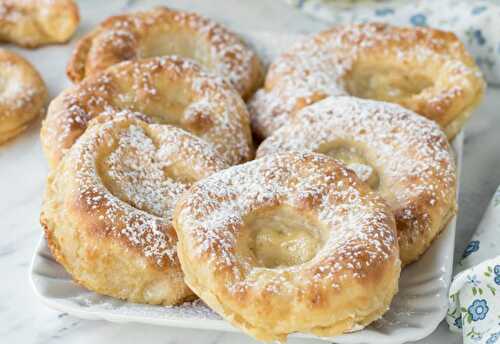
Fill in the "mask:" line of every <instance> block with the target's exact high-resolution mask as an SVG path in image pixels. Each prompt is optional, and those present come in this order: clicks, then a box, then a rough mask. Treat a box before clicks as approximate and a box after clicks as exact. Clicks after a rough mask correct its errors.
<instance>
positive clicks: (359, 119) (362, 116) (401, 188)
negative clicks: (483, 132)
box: [257, 97, 457, 265]
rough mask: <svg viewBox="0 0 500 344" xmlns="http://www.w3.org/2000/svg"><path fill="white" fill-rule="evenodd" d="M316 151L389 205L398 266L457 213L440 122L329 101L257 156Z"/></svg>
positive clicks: (387, 106)
mask: <svg viewBox="0 0 500 344" xmlns="http://www.w3.org/2000/svg"><path fill="white" fill-rule="evenodd" d="M286 151H302V152H303V151H309V152H310V151H314V152H318V153H323V154H326V155H329V156H332V157H334V158H336V159H339V160H343V161H344V162H345V163H346V164H347V166H348V167H350V168H351V169H352V170H354V171H355V172H356V173H357V174H358V176H359V177H360V178H361V179H363V180H365V181H366V182H368V184H370V186H371V187H372V189H373V190H376V191H377V192H378V193H379V194H380V195H381V196H382V197H383V198H384V199H385V200H386V202H387V203H388V204H389V205H390V207H391V209H392V211H393V213H394V215H395V217H396V225H397V229H398V237H399V250H400V254H401V261H402V262H403V264H404V265H405V264H408V263H411V262H413V261H415V260H416V259H418V257H419V256H420V255H421V254H422V253H424V252H425V251H426V249H427V248H428V247H429V245H430V244H431V242H432V240H434V238H436V236H437V235H438V234H439V232H440V231H441V230H442V229H443V228H445V227H446V225H447V224H448V222H449V221H450V219H451V218H453V216H454V215H455V213H456V209H457V205H456V188H457V177H456V171H455V163H454V159H453V154H452V152H451V148H450V146H449V144H448V141H447V139H446V136H445V135H444V133H443V132H442V131H441V130H440V128H439V126H438V125H436V123H435V122H433V121H430V120H428V119H426V118H424V117H422V116H419V115H417V114H416V113H414V112H412V111H410V110H407V109H405V108H403V107H401V106H399V105H397V104H391V103H385V102H379V101H372V100H362V99H358V98H353V97H330V98H327V99H324V100H322V101H320V102H317V103H315V104H313V105H311V106H308V107H306V108H304V109H303V110H302V111H300V112H299V113H297V115H296V116H294V118H293V119H292V120H291V121H290V123H288V124H287V125H284V126H283V127H281V128H280V129H278V130H277V131H276V132H274V134H273V135H271V136H270V137H268V138H267V139H266V140H264V142H263V143H262V144H261V145H260V147H259V149H258V152H257V155H258V157H261V156H264V155H266V154H275V153H279V152H286Z"/></svg>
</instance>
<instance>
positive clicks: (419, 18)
mask: <svg viewBox="0 0 500 344" xmlns="http://www.w3.org/2000/svg"><path fill="white" fill-rule="evenodd" d="M410 22H411V23H412V24H413V25H415V26H427V17H426V16H425V15H423V14H421V13H419V14H414V15H412V16H411V18H410Z"/></svg>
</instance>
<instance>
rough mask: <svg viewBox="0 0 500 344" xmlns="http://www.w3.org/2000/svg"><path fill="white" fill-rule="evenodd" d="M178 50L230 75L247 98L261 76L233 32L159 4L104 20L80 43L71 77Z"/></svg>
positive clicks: (69, 70)
mask: <svg viewBox="0 0 500 344" xmlns="http://www.w3.org/2000/svg"><path fill="white" fill-rule="evenodd" d="M166 55H179V56H182V57H185V58H190V59H193V60H195V61H197V62H198V63H199V64H200V65H202V66H204V67H205V68H207V69H208V70H211V71H213V72H214V73H216V74H219V75H221V76H224V77H226V78H228V80H229V81H230V82H231V83H232V85H233V86H234V87H235V88H236V90H238V92H239V93H240V94H241V96H242V97H243V98H247V97H249V96H250V95H251V94H252V93H253V92H254V91H255V89H256V88H257V87H258V86H259V83H260V82H261V79H262V70H261V64H260V62H259V59H258V57H257V55H256V54H255V53H254V52H253V51H252V50H251V49H250V48H249V47H247V46H246V45H245V44H244V43H243V42H242V41H241V40H240V39H239V38H238V37H237V36H236V35H235V34H234V33H232V32H231V31H229V30H228V29H226V28H224V27H223V26H221V25H219V24H217V23H215V22H213V21H211V20H209V19H207V18H204V17H202V16H200V15H198V14H196V13H188V12H181V11H175V10H172V9H169V8H166V7H156V8H154V9H152V10H149V11H143V12H135V13H130V14H124V15H120V16H113V17H110V18H108V19H106V20H105V21H104V22H103V23H101V24H100V25H99V27H97V28H96V29H95V30H93V31H92V32H90V33H89V34H87V35H86V36H85V37H84V38H82V39H81V40H80V42H79V43H78V45H77V46H76V48H75V50H74V52H73V55H72V57H71V60H70V62H69V64H68V68H67V74H68V77H69V78H70V79H71V80H72V81H74V82H78V81H81V80H83V78H85V77H87V76H88V75H92V74H94V73H96V72H99V71H102V70H104V69H105V68H107V67H109V66H110V65H113V64H115V63H118V62H122V61H126V60H133V59H138V58H148V57H154V56H166Z"/></svg>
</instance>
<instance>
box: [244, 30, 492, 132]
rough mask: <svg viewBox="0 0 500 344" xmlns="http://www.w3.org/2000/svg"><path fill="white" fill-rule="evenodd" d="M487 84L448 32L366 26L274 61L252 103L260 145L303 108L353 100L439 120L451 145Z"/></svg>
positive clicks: (327, 34)
mask: <svg viewBox="0 0 500 344" xmlns="http://www.w3.org/2000/svg"><path fill="white" fill-rule="evenodd" d="M484 88H485V84H484V81H483V79H482V77H481V73H480V71H479V69H478V67H477V66H476V64H475V62H474V60H473V58H472V57H471V56H470V55H469V54H468V53H467V51H466V50H465V48H464V46H463V44H462V43H461V42H460V41H459V39H458V38H457V37H456V36H455V35H454V34H453V33H451V32H445V31H440V30H436V29H431V28H403V27H395V26H390V25H387V24H378V23H369V24H361V25H349V26H338V27H334V28H332V29H330V30H327V31H324V32H321V33H319V34H317V35H315V36H313V37H309V38H307V39H305V40H303V41H301V42H299V43H298V44H296V45H295V46H293V47H292V48H291V49H290V50H288V51H287V52H285V53H283V54H282V55H281V56H280V57H278V58H277V59H276V60H275V61H274V63H273V64H272V65H271V67H270V68H269V72H268V74H267V77H266V81H265V85H264V88H263V89H261V90H259V91H257V93H256V94H255V96H254V97H253V99H252V100H251V102H250V109H251V110H250V113H251V115H252V121H253V128H254V130H255V132H256V134H257V135H258V136H260V137H261V138H265V137H267V136H269V135H270V134H271V133H272V132H274V131H275V130H276V129H278V128H279V127H281V126H282V125H284V124H286V123H287V121H288V120H289V119H290V118H291V117H293V116H294V114H295V113H297V112H298V111H299V110H300V109H302V108H303V107H304V106H307V105H310V104H313V103H315V102H317V101H319V100H321V99H323V98H326V97H328V96H341V95H352V96H356V97H360V98H369V99H375V100H383V101H388V102H392V103H398V104H400V105H402V106H404V107H406V108H408V109H411V110H413V111H415V112H417V113H419V114H420V115H423V116H425V117H427V118H430V119H432V120H434V121H436V122H437V123H438V124H439V125H440V126H441V128H443V130H444V131H445V133H446V135H447V136H448V138H449V139H452V138H453V137H454V136H455V135H456V134H457V133H458V132H459V131H460V129H461V128H462V126H463V125H464V124H465V121H466V120H467V118H468V117H469V116H470V114H471V111H472V110H473V109H474V108H475V107H476V106H477V105H478V103H479V101H480V99H481V97H482V95H483V92H484Z"/></svg>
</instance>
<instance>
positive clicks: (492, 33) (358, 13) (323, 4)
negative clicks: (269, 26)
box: [286, 0, 500, 85]
mask: <svg viewBox="0 0 500 344" xmlns="http://www.w3.org/2000/svg"><path fill="white" fill-rule="evenodd" d="M286 1H287V2H289V3H291V4H293V5H295V6H297V7H299V8H300V9H302V10H304V11H305V12H307V13H309V14H310V15H313V16H315V17H317V18H321V19H323V20H325V21H328V22H331V23H336V24H343V23H362V22H369V21H378V22H388V23H391V24H394V25H402V26H405V25H406V26H408V25H413V26H430V27H436V28H440V29H443V30H448V31H453V32H455V34H457V35H458V37H460V39H461V40H462V41H463V42H464V44H465V45H466V47H467V49H468V50H469V51H470V52H471V53H472V55H473V56H474V57H475V58H476V61H477V63H478V65H479V67H480V68H481V69H482V70H483V73H484V75H485V77H486V79H487V80H488V82H490V83H491V84H496V85H500V1H495V0H489V1H488V0H413V1H412V0H378V1H370V0H364V1H352V0H343V1H339V0H286Z"/></svg>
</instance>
